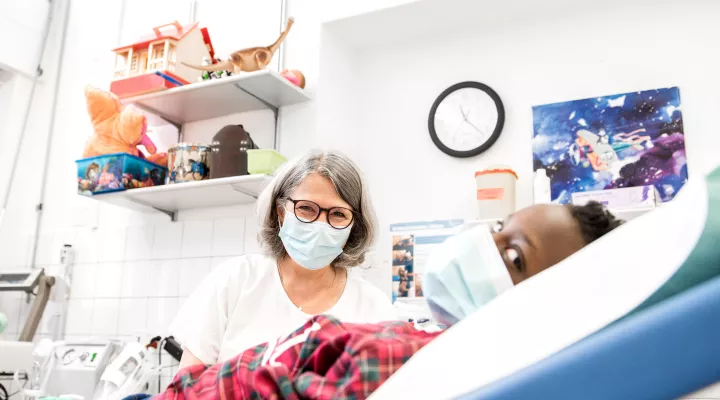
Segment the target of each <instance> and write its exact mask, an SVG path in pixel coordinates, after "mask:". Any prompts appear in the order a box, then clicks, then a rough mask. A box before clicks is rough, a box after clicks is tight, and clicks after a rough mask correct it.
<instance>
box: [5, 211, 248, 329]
mask: <svg viewBox="0 0 720 400" xmlns="http://www.w3.org/2000/svg"><path fill="white" fill-rule="evenodd" d="M256 232H257V229H256V228H255V220H254V218H244V217H230V218H220V219H204V220H191V221H179V222H169V221H168V222H159V223H156V224H150V225H142V226H131V227H126V228H101V229H97V230H91V229H85V230H82V231H79V232H77V234H76V235H74V237H70V240H67V241H63V240H59V239H57V238H50V237H45V238H44V239H43V240H44V241H45V242H47V243H48V244H46V245H45V244H44V245H43V246H42V247H43V248H42V249H41V250H40V252H41V253H43V254H41V256H40V259H41V260H42V261H43V262H44V264H46V265H45V266H48V265H51V264H53V263H56V262H57V257H54V256H53V254H52V253H57V254H59V251H60V247H61V245H62V244H64V243H71V244H72V245H73V247H74V249H75V256H76V261H75V265H74V267H73V268H74V272H73V282H72V290H71V294H70V300H69V307H68V308H69V310H68V320H67V326H66V334H67V335H70V336H101V337H115V336H118V337H130V336H135V335H140V334H143V335H149V336H156V335H162V336H165V335H168V334H169V332H168V326H169V324H170V322H171V321H172V319H173V318H174V316H175V315H176V313H177V312H178V309H179V307H180V305H182V303H183V302H184V300H185V299H186V298H187V297H188V296H190V294H191V293H192V292H193V290H194V289H195V288H196V287H197V285H198V284H199V283H200V282H201V281H202V280H203V278H205V277H206V276H207V275H208V274H209V273H210V271H211V270H212V269H213V268H215V267H217V266H218V265H219V264H220V263H222V262H223V261H226V260H228V259H230V258H232V257H234V256H238V255H241V254H245V253H247V252H257V251H258V246H257V244H256V240H255V238H256ZM63 237H64V238H68V237H69V236H68V235H67V234H65V233H64V234H63ZM50 243H53V244H55V246H51V245H50ZM45 252H47V253H48V254H44V253H45ZM26 309H29V305H27V303H26V302H25V297H24V296H22V295H20V294H17V293H5V294H0V310H2V311H3V312H4V313H6V314H7V315H8V318H9V320H10V324H9V327H8V329H7V331H6V335H7V336H8V337H13V336H15V335H17V334H18V333H19V331H20V330H21V323H24V319H23V320H22V321H21V316H22V314H23V313H25V312H26ZM39 332H40V333H41V334H47V333H49V331H48V328H47V327H45V326H41V327H40V330H39Z"/></svg>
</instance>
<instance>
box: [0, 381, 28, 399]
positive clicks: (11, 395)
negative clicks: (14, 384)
mask: <svg viewBox="0 0 720 400" xmlns="http://www.w3.org/2000/svg"><path fill="white" fill-rule="evenodd" d="M27 383H28V379H27V378H25V382H23V385H22V387H21V388H20V389H18V390H16V391H14V392H12V393H10V394H7V391H5V395H6V396H7V397H5V399H6V400H10V398H11V397H13V396H15V395H16V394H18V393H20V392H22V390H23V389H25V386H27ZM0 389H2V390H3V391H4V390H5V388H4V387H3V385H2V384H0Z"/></svg>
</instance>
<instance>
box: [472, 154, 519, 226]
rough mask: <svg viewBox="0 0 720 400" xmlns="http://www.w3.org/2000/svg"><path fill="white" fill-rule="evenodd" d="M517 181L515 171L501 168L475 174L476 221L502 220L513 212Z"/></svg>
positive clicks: (492, 168)
mask: <svg viewBox="0 0 720 400" xmlns="http://www.w3.org/2000/svg"><path fill="white" fill-rule="evenodd" d="M517 179H518V177H517V174H516V173H515V171H513V170H512V169H510V168H508V167H503V166H497V167H491V168H489V169H485V170H481V171H477V172H475V183H476V184H477V192H476V199H477V203H478V219H481V220H484V219H502V218H505V217H507V216H508V215H510V214H512V213H513V212H515V183H516V181H517Z"/></svg>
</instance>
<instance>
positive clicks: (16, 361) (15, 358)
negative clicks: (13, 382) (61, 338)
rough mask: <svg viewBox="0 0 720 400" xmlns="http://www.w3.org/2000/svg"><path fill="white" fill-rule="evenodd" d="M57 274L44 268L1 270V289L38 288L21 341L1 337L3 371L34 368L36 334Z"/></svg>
mask: <svg viewBox="0 0 720 400" xmlns="http://www.w3.org/2000/svg"><path fill="white" fill-rule="evenodd" d="M54 284H55V278H54V277H52V276H47V275H45V274H44V271H43V269H41V268H40V269H32V270H27V269H25V270H6V271H2V272H1V273H0V291H5V292H9V291H16V292H18V291H19V292H25V293H28V294H31V293H33V291H34V290H35V289H37V294H36V295H35V300H34V301H33V305H32V308H31V309H30V314H29V315H28V317H27V320H26V321H25V325H24V326H23V329H22V332H21V333H20V337H19V338H18V341H8V340H0V372H4V373H13V372H14V371H16V370H18V369H23V370H26V371H27V370H30V369H31V368H32V365H33V364H32V354H33V348H34V345H33V344H32V340H33V337H35V332H36V331H37V328H38V325H39V324H40V319H41V318H42V315H43V312H44V311H45V307H46V305H47V302H48V299H49V297H50V289H51V288H52V287H53V285H54Z"/></svg>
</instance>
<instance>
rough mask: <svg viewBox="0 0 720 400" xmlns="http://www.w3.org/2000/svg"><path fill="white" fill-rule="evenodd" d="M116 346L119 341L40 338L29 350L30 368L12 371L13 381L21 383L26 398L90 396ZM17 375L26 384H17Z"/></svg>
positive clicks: (115, 352)
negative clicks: (23, 378) (53, 340)
mask: <svg viewBox="0 0 720 400" xmlns="http://www.w3.org/2000/svg"><path fill="white" fill-rule="evenodd" d="M120 347H121V344H120V343H119V342H107V341H86V342H63V341H58V342H52V341H50V340H48V339H43V340H41V341H40V342H38V344H37V345H36V346H35V349H34V350H33V352H32V356H31V358H30V359H31V360H32V365H31V367H30V368H29V369H18V370H16V371H15V375H14V380H15V384H16V385H17V386H18V387H21V386H22V387H23V389H21V392H22V393H23V394H24V395H25V396H28V397H36V398H37V397H41V396H48V395H57V396H61V397H66V396H67V395H70V394H71V395H73V396H76V397H77V396H79V397H82V398H85V399H88V398H91V397H92V396H93V394H94V389H95V385H96V384H97V382H98V381H99V379H100V375H101V374H102V373H103V371H104V370H105V368H106V367H107V365H108V364H109V362H110V360H111V359H112V357H113V356H114V355H116V354H117V352H118V350H119V348H120ZM21 374H25V375H26V376H27V377H28V380H29V387H27V385H26V386H23V385H21V384H20V381H19V376H20V375H21Z"/></svg>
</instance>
